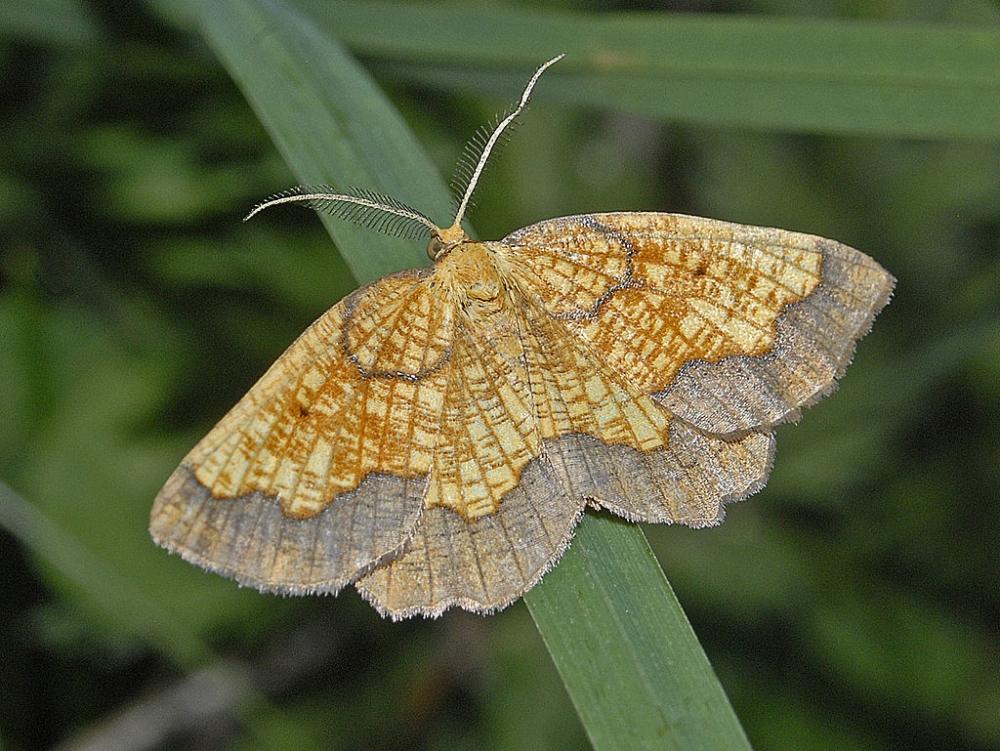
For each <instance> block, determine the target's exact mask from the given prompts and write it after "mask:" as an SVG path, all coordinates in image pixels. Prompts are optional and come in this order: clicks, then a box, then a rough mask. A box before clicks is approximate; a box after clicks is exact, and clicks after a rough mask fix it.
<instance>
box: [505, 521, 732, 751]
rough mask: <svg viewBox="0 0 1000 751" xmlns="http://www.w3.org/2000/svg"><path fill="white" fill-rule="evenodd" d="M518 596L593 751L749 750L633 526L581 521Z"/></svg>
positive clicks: (677, 605) (664, 580) (663, 578)
mask: <svg viewBox="0 0 1000 751" xmlns="http://www.w3.org/2000/svg"><path fill="white" fill-rule="evenodd" d="M524 599H525V602H527V603H528V607H529V608H530V610H531V615H532V617H533V618H534V619H535V623H537V624H538V630H539V631H540V632H541V634H542V638H543V639H544V640H545V644H546V645H547V646H548V648H549V652H550V653H551V654H552V659H553V660H554V661H555V663H556V667H557V668H558V669H559V674H560V675H561V676H562V677H563V681H564V682H565V684H566V688H567V690H568V691H569V694H570V698H572V700H573V703H574V705H575V706H576V709H577V712H579V714H580V717H581V718H582V720H583V724H584V727H585V728H586V729H587V733H588V735H589V736H590V739H591V741H592V742H593V744H594V747H595V748H599V749H643V748H656V749H665V750H666V749H676V750H677V751H681V750H682V749H683V750H684V751H687V750H688V749H705V750H706V751H709V750H712V751H715V750H717V749H746V748H749V747H750V744H749V742H748V741H747V739H746V736H745V735H744V733H743V728H742V727H741V726H740V724H739V721H738V720H737V719H736V715H735V714H734V713H733V711H732V708H731V707H730V705H729V699H728V698H727V697H726V694H725V692H724V691H723V690H722V686H721V685H720V684H719V682H718V680H717V679H716V677H715V673H714V672H713V671H712V666H711V665H710V664H709V662H708V658H707V657H706V656H705V652H704V650H703V649H702V648H701V644H700V643H699V642H698V638H697V637H696V636H695V633H694V631H693V630H692V629H691V625H690V624H689V623H688V620H687V617H686V616H685V615H684V611H683V609H682V608H681V605H680V603H679V602H678V601H677V598H676V596H675V595H674V591H673V589H671V587H670V583H669V582H668V581H667V578H666V576H664V575H663V570H662V569H661V568H660V565H659V563H657V561H656V558H655V557H654V556H653V551H652V550H650V548H649V543H647V542H646V537H645V535H644V534H643V533H642V529H641V528H640V527H638V526H637V525H635V524H630V523H628V522H625V521H623V520H621V519H616V518H613V517H611V516H607V515H601V516H591V515H588V516H587V517H586V518H585V519H584V521H583V523H582V524H581V525H580V527H579V529H578V530H577V533H576V540H575V541H574V543H573V545H572V546H571V547H570V549H569V550H568V551H567V553H566V555H565V556H564V557H563V560H562V561H561V562H560V564H559V566H557V567H556V568H555V569H554V570H553V571H552V572H550V573H549V574H548V575H547V576H546V578H545V579H543V580H542V582H541V584H539V585H538V586H537V587H535V589H533V590H532V591H531V592H529V593H528V594H527V595H526V596H525V598H524Z"/></svg>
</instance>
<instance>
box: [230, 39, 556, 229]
mask: <svg viewBox="0 0 1000 751" xmlns="http://www.w3.org/2000/svg"><path fill="white" fill-rule="evenodd" d="M563 57H565V55H557V56H556V57H553V58H552V59H551V60H549V61H547V62H545V63H542V65H540V66H539V68H538V70H536V71H535V72H534V74H533V75H532V76H531V78H530V79H529V80H528V84H527V86H525V87H524V91H523V92H522V93H521V98H520V100H519V101H518V103H517V106H515V107H514V109H512V110H511V111H510V112H508V113H507V114H506V115H505V116H504V117H503V118H502V119H501V120H499V121H497V122H496V123H495V124H494V126H493V127H492V128H483V129H480V130H479V131H477V133H476V135H475V136H474V137H473V140H472V141H470V142H469V143H468V144H467V145H466V147H465V150H464V153H463V156H462V158H461V159H460V160H459V163H458V170H457V174H458V176H459V177H460V178H462V180H461V182H462V184H463V185H464V186H465V187H464V191H463V192H462V199H461V201H460V202H459V203H458V209H457V211H456V213H455V221H454V222H453V223H452V225H451V227H450V228H448V229H446V230H444V229H441V228H440V227H438V226H437V225H436V224H434V222H432V221H431V220H430V219H428V218H427V217H426V216H424V215H423V214H421V213H420V212H419V211H417V210H416V209H414V208H411V207H409V206H407V205H406V204H405V203H403V202H402V201H397V200H396V199H395V198H392V197H391V196H387V195H384V194H382V193H376V192H375V191H372V190H365V189H362V188H351V189H350V190H349V191H348V192H347V193H337V192H336V191H335V190H334V189H333V188H331V187H330V186H329V185H319V186H315V187H309V186H299V187H297V188H292V189H291V190H286V191H284V192H282V193H276V194H275V195H273V196H270V197H268V198H267V199H265V200H264V201H262V202H261V203H259V204H257V205H256V206H254V208H253V210H252V211H251V212H250V213H249V214H247V215H246V216H245V217H244V218H243V221H247V220H249V219H251V218H252V217H254V216H256V215H257V214H259V213H260V212H261V211H263V210H264V209H267V208H270V207H271V206H277V205H279V204H282V203H297V204H300V205H304V206H307V207H309V208H312V209H316V210H318V211H324V212H326V213H328V214H331V215H333V216H335V217H338V218H340V219H345V220H347V221H349V222H354V223H356V224H362V225H364V226H366V227H370V228H372V229H374V230H377V231H378V232H382V233H384V234H388V235H397V236H404V237H415V236H417V235H419V234H422V233H424V232H429V233H430V234H431V236H432V237H437V238H443V239H445V240H447V241H448V242H455V241H458V239H459V238H460V237H464V236H465V234H464V232H462V230H461V224H462V219H463V217H464V216H465V212H466V211H467V210H468V208H469V201H470V200H471V198H472V193H473V191H474V190H475V189H476V184H477V183H478V182H479V178H480V177H482V174H483V169H484V168H485V166H486V162H487V160H488V159H489V158H490V153H491V152H492V151H493V149H494V147H495V146H496V145H497V143H498V142H499V141H500V138H501V136H503V134H504V131H505V130H506V129H507V128H508V126H509V125H510V124H511V123H512V122H514V120H515V118H517V116H518V115H520V114H521V113H522V112H523V111H524V108H525V107H526V106H527V105H528V100H529V99H530V98H531V92H532V90H533V89H534V88H535V84H536V83H538V79H539V78H540V77H541V75H542V73H544V72H545V70H546V69H547V68H548V67H549V66H550V65H553V64H555V63H557V62H559V61H560V60H562V59H563ZM487 133H489V134H490V135H489V137H487V136H486V134H487ZM473 164H475V167H472V166H471V165H473Z"/></svg>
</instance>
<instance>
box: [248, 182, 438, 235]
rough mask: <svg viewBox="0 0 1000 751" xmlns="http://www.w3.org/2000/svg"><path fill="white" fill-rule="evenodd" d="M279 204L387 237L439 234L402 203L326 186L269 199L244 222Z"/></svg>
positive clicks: (426, 219) (361, 192)
mask: <svg viewBox="0 0 1000 751" xmlns="http://www.w3.org/2000/svg"><path fill="white" fill-rule="evenodd" d="M282 203H297V204H301V205H304V206H307V207H308V208H311V209H316V210H317V211H324V212H326V213H328V214H331V215H332V216H335V217H337V218H339V219H345V220H347V221H349V222H354V223H355V224H362V225H364V226H366V227H371V228H372V229H375V230H378V231H379V232H382V233H384V234H387V235H397V236H411V237H412V236H416V235H419V234H422V233H423V232H424V231H429V232H430V233H431V234H436V233H437V232H438V227H437V225H436V224H434V222H432V221H431V220H430V219H428V218H427V217H426V216H424V215H423V214H421V213H420V212H419V211H417V210H416V209H413V208H410V207H409V206H407V205H406V204H405V203H403V202H402V201H398V200H396V199H395V198H392V197H391V196H387V195H384V194H382V193H376V192H375V191H372V190H364V189H362V188H352V189H350V191H349V192H348V193H335V192H334V191H333V188H331V187H330V186H328V185H320V186H316V187H309V186H300V187H297V188H292V189H291V190H286V191H284V192H282V193H277V194H275V195H273V196H270V197H269V198H267V199H266V200H264V201H263V202H261V203H259V204H257V205H256V206H254V208H253V211H251V212H250V213H249V214H247V215H246V216H245V217H244V218H243V221H244V222H245V221H247V220H248V219H250V218H251V217H253V216H254V215H256V214H258V213H260V212H261V211H263V210H264V209H266V208H269V207H271V206H277V205H278V204H282Z"/></svg>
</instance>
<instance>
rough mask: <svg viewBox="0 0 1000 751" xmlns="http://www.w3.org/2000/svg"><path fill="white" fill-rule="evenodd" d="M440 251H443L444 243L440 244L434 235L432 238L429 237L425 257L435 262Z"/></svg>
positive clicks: (438, 238)
mask: <svg viewBox="0 0 1000 751" xmlns="http://www.w3.org/2000/svg"><path fill="white" fill-rule="evenodd" d="M442 250H444V243H443V242H441V238H440V237H437V236H436V235H435V236H434V237H431V240H430V242H429V243H427V255H428V256H429V257H430V259H431V260H432V261H436V260H437V257H438V254H439V253H440V252H441V251H442Z"/></svg>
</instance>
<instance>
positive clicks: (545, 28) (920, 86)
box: [295, 0, 1000, 139]
mask: <svg viewBox="0 0 1000 751" xmlns="http://www.w3.org/2000/svg"><path fill="white" fill-rule="evenodd" d="M295 4H296V6H297V7H300V8H303V9H304V10H306V11H307V12H308V13H309V14H310V15H311V16H312V17H314V18H316V19H317V20H318V21H320V22H321V23H322V24H323V25H324V26H325V27H326V28H328V29H329V30H330V32H331V33H333V34H335V35H336V36H337V37H338V38H339V39H340V40H341V41H343V42H344V43H345V44H347V45H348V46H349V47H351V48H352V49H354V50H355V51H357V52H358V53H361V54H364V55H372V56H374V57H377V58H378V59H379V61H380V62H381V61H383V60H390V61H393V64H391V65H389V66H386V67H385V68H384V70H385V72H386V73H389V74H391V75H392V76H393V77H405V78H408V79H410V80H413V81H419V82H423V83H425V84H428V85H432V86H435V87H439V88H443V89H447V90H449V91H453V90H456V89H464V90H469V91H475V92H483V91H488V92H496V93H502V94H504V95H508V96H509V95H513V94H516V87H517V84H516V81H517V77H516V76H512V75H511V73H512V72H513V71H521V70H524V69H525V68H529V67H531V66H532V65H536V64H537V63H538V62H539V61H541V60H544V59H545V58H546V57H548V56H550V55H553V54H556V53H559V52H566V53H567V56H566V59H565V60H564V61H563V62H561V63H560V64H559V65H558V66H556V67H555V68H553V70H552V71H551V72H550V73H549V74H547V80H546V87H545V91H544V92H542V93H541V96H543V97H546V98H548V99H549V100H550V101H556V100H558V101H561V102H565V103H570V104H581V105H587V106H599V107H604V108H607V109H616V110H622V111H625V112H632V113H636V114H641V115H649V116H654V117H662V118H669V119H674V120H679V121H684V122H692V123H705V124H711V125H728V126H749V127H756V128H768V129H779V130H792V131H810V132H840V133H856V134H866V135H877V136H909V137H933V138H951V137H960V138H976V139H994V138H997V137H1000V29H995V28H992V29H991V28H971V27H957V26H944V25H937V26H934V25H927V24H923V25H921V24H901V23H899V24H895V23H885V22H879V23H873V22H854V21H838V20H831V19H821V18H801V19H798V18H794V19H793V18H774V17H771V18H767V17H760V16H755V17H750V16H730V15H713V16H707V15H705V16H702V15H695V14H671V13H629V14H619V13H602V14H567V13H565V12H557V11H546V10H535V9H526V8H517V9H515V8H509V7H501V6H497V5H488V4H484V5H468V6H458V5H451V4H437V3H435V4H432V5H429V4H424V3H420V4H417V3H405V4H403V3H386V2H368V1H367V0H365V1H364V2H360V1H359V0H331V1H328V0H296V3H295Z"/></svg>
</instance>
